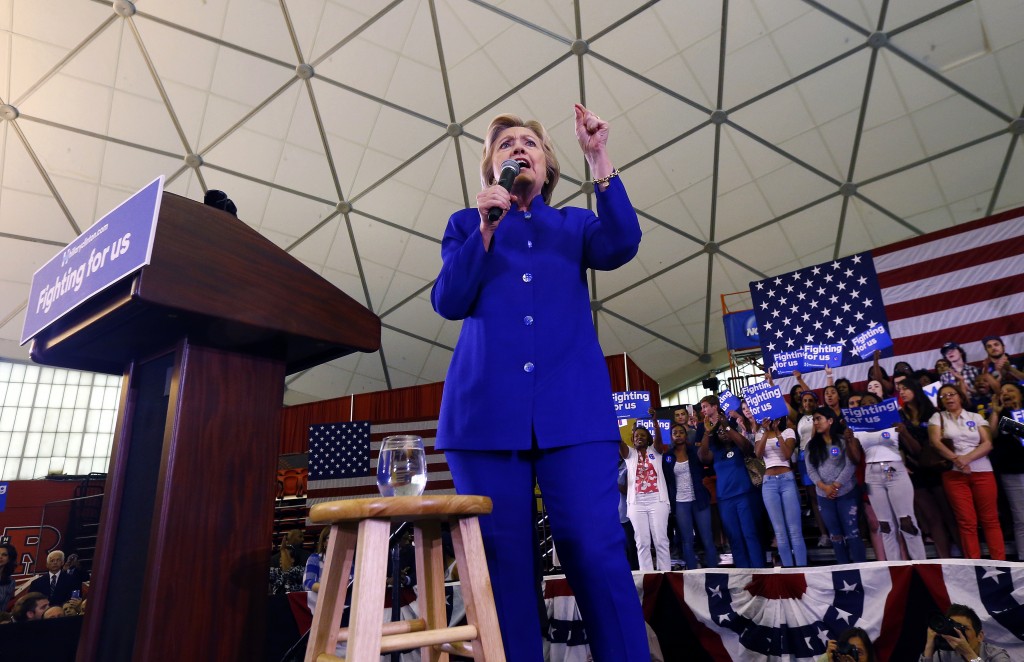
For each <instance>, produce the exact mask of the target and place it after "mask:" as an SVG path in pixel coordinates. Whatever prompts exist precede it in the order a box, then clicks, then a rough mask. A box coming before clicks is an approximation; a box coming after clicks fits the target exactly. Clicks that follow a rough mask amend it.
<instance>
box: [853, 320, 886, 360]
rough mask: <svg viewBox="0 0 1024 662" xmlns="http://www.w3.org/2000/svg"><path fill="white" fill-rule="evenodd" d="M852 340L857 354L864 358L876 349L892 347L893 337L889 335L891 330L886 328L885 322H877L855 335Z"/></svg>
mask: <svg viewBox="0 0 1024 662" xmlns="http://www.w3.org/2000/svg"><path fill="white" fill-rule="evenodd" d="M850 342H852V343H853V349H854V350H855V351H856V352H857V356H859V357H860V358H862V359H866V358H868V357H869V356H871V355H872V354H874V353H875V350H876V349H879V350H880V349H885V348H886V347H892V338H890V337H889V332H888V331H886V330H885V325H884V324H877V325H875V326H873V327H871V328H870V329H868V330H867V331H865V332H864V333H861V334H858V335H856V336H854V337H853V339H852V340H851V341H850Z"/></svg>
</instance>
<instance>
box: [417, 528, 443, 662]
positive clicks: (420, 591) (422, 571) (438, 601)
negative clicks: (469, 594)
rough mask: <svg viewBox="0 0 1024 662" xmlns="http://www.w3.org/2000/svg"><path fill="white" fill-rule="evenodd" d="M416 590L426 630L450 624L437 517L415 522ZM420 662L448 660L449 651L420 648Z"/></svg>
mask: <svg viewBox="0 0 1024 662" xmlns="http://www.w3.org/2000/svg"><path fill="white" fill-rule="evenodd" d="M413 531H414V540H415V543H416V591H417V599H416V601H417V603H418V605H419V609H420V618H422V619H423V621H424V623H426V629H427V630H439V629H443V628H446V627H448V611H447V601H446V600H445V595H444V554H443V552H442V549H441V524H440V523H439V522H437V521H434V520H429V521H420V522H416V526H415V528H414V529H413ZM420 660H421V662H448V654H447V653H442V652H441V651H439V650H438V649H437V648H435V647H433V646H424V647H423V648H421V649H420Z"/></svg>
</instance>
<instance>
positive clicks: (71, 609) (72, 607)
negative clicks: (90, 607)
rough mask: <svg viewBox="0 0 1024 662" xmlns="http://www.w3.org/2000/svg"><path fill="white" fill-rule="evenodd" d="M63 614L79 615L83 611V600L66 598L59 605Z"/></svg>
mask: <svg viewBox="0 0 1024 662" xmlns="http://www.w3.org/2000/svg"><path fill="white" fill-rule="evenodd" d="M61 609H63V610H64V615H65V616H81V615H82V614H84V613H85V602H84V601H83V600H68V601H67V602H65V603H64V606H63V607H61Z"/></svg>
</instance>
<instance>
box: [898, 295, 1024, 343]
mask: <svg viewBox="0 0 1024 662" xmlns="http://www.w3.org/2000/svg"><path fill="white" fill-rule="evenodd" d="M1021 310H1024V293H1020V294H1013V295H1011V296H1008V297H998V298H994V299H990V300H989V301H984V302H981V303H972V304H968V305H966V306H955V307H947V308H946V309H944V310H943V311H942V312H941V313H927V314H924V315H918V316H916V317H908V318H906V319H901V320H895V321H892V322H890V323H889V332H890V334H891V335H892V337H893V338H906V337H908V336H916V335H920V334H925V333H934V332H937V331H943V332H946V333H947V334H948V333H950V332H952V331H953V330H954V329H956V328H958V327H972V326H976V325H978V324H979V323H981V324H983V325H984V324H987V325H989V326H991V324H992V321H993V320H997V321H998V320H1005V319H1009V318H1013V317H1014V316H1015V314H1014V313H1018V314H1019V311H1021ZM984 335H985V334H984V333H982V334H981V336H984ZM981 336H975V335H967V334H966V330H965V331H964V332H962V333H957V334H956V335H953V336H950V337H951V338H980V337H981ZM941 344H942V343H939V345H941Z"/></svg>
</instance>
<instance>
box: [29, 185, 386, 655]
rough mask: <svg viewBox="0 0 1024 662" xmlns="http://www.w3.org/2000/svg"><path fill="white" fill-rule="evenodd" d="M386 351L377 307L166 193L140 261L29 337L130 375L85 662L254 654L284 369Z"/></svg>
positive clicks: (75, 363)
mask: <svg viewBox="0 0 1024 662" xmlns="http://www.w3.org/2000/svg"><path fill="white" fill-rule="evenodd" d="M379 348H380V320H379V319H378V318H377V316H376V315H374V314H373V313H371V312H369V311H368V310H366V309H365V308H363V307H362V306H361V305H359V304H358V303H357V302H356V301H354V300H353V299H351V298H350V297H348V296H347V295H345V294H344V293H342V292H341V291H339V290H338V289H337V288H335V287H334V286H333V285H331V284H330V283H328V282H327V281H326V280H324V279H323V278H321V277H320V276H318V275H317V274H315V273H314V272H312V271H311V270H310V269H308V268H307V267H305V266H304V265H302V264H301V263H300V262H299V261H298V260H296V259H295V258H293V257H292V256H290V255H288V254H287V253H285V252H284V251H283V250H281V249H280V248H278V247H277V246H275V245H274V244H272V243H271V242H270V241H268V240H267V239H265V238H264V237H262V236H261V235H260V234H259V233H258V232H256V231H255V230H253V229H252V228H250V227H249V226H247V225H246V224H245V223H243V222H241V221H239V220H238V219H236V218H234V217H233V216H231V215H230V214H227V213H226V212H222V211H219V210H216V209H214V208H212V207H207V206H204V205H202V204H201V203H198V202H194V201H191V200H187V199H185V198H182V197H179V196H176V195H173V194H170V193H164V194H163V198H162V202H161V206H160V215H159V220H158V222H157V225H156V232H155V239H154V243H153V252H152V258H151V261H150V264H149V265H147V266H145V267H143V268H142V269H141V270H140V271H137V272H135V273H134V274H132V275H130V276H128V277H126V278H123V279H121V280H120V281H119V282H117V283H116V284H115V285H113V286H112V287H110V288H108V289H107V290H105V291H103V292H101V293H99V294H97V295H96V296H95V297H93V298H91V299H89V300H87V301H85V302H84V303H82V304H81V305H79V306H78V307H77V308H75V309H74V310H72V311H71V312H69V313H68V314H66V315H65V316H64V317H62V318H60V319H59V320H58V321H57V322H55V323H54V324H53V325H51V326H50V327H48V328H46V329H44V330H43V331H42V332H41V333H39V335H37V336H36V337H35V339H34V341H33V346H32V358H33V360H35V361H36V362H38V363H42V364H47V365H54V366H61V367H67V368H75V369H80V370H92V371H96V372H105V373H111V374H122V375H123V377H124V382H123V389H122V395H121V403H120V411H119V413H118V421H117V426H116V429H115V432H114V444H113V450H112V456H111V459H110V470H109V473H108V475H107V483H106V496H105V498H104V503H103V512H102V515H101V518H100V527H99V534H98V538H97V548H96V557H95V559H94V562H93V572H92V585H91V591H90V594H89V601H88V609H87V614H86V617H85V622H84V624H83V629H82V639H81V643H80V645H79V648H78V657H77V660H78V662H94V661H95V662H119V661H121V660H135V661H138V662H143V661H144V662H158V661H160V660H239V659H243V658H244V659H246V660H261V659H263V650H264V645H263V642H264V640H265V634H266V611H267V587H268V568H269V562H270V553H271V548H270V545H271V539H272V535H273V534H272V525H273V503H274V497H275V492H276V485H275V482H274V476H275V470H276V467H277V457H278V450H279V445H280V439H279V422H278V416H279V413H280V410H281V406H282V397H283V390H284V377H285V375H286V374H289V373H292V372H295V371H297V370H302V369H306V368H310V367H312V366H315V365H318V364H320V363H323V362H325V361H329V360H331V359H334V358H337V357H340V356H344V355H346V354H349V353H351V352H353V351H363V352H372V351H376V350H377V349H379ZM243 651H244V652H243Z"/></svg>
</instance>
